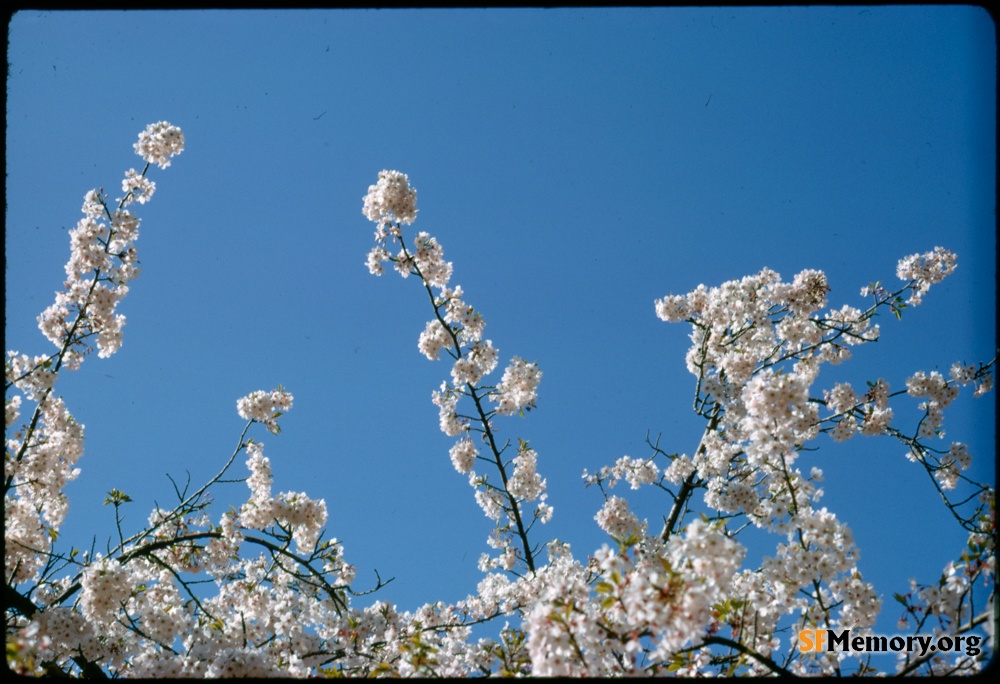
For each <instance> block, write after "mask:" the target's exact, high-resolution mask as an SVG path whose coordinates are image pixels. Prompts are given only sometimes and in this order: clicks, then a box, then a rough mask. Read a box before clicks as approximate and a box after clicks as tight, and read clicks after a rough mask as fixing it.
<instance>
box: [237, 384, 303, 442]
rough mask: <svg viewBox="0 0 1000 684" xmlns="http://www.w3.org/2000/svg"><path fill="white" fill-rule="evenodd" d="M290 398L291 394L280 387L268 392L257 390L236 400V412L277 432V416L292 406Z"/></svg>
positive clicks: (241, 416) (244, 418) (245, 418)
mask: <svg viewBox="0 0 1000 684" xmlns="http://www.w3.org/2000/svg"><path fill="white" fill-rule="evenodd" d="M292 400H293V397H292V395H291V394H289V393H288V392H285V391H283V390H281V389H280V388H279V389H276V390H272V391H270V392H265V391H263V390H257V391H256V392H252V393H251V394H248V395H247V396H245V397H242V398H241V399H240V400H239V401H237V402H236V412H237V413H239V414H240V418H242V419H243V420H254V421H257V422H258V423H263V424H264V425H266V426H267V429H268V430H270V431H271V432H273V433H274V434H278V432H279V429H278V423H277V418H278V417H279V416H281V415H282V414H283V413H285V412H286V411H288V410H289V409H290V408H292Z"/></svg>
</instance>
